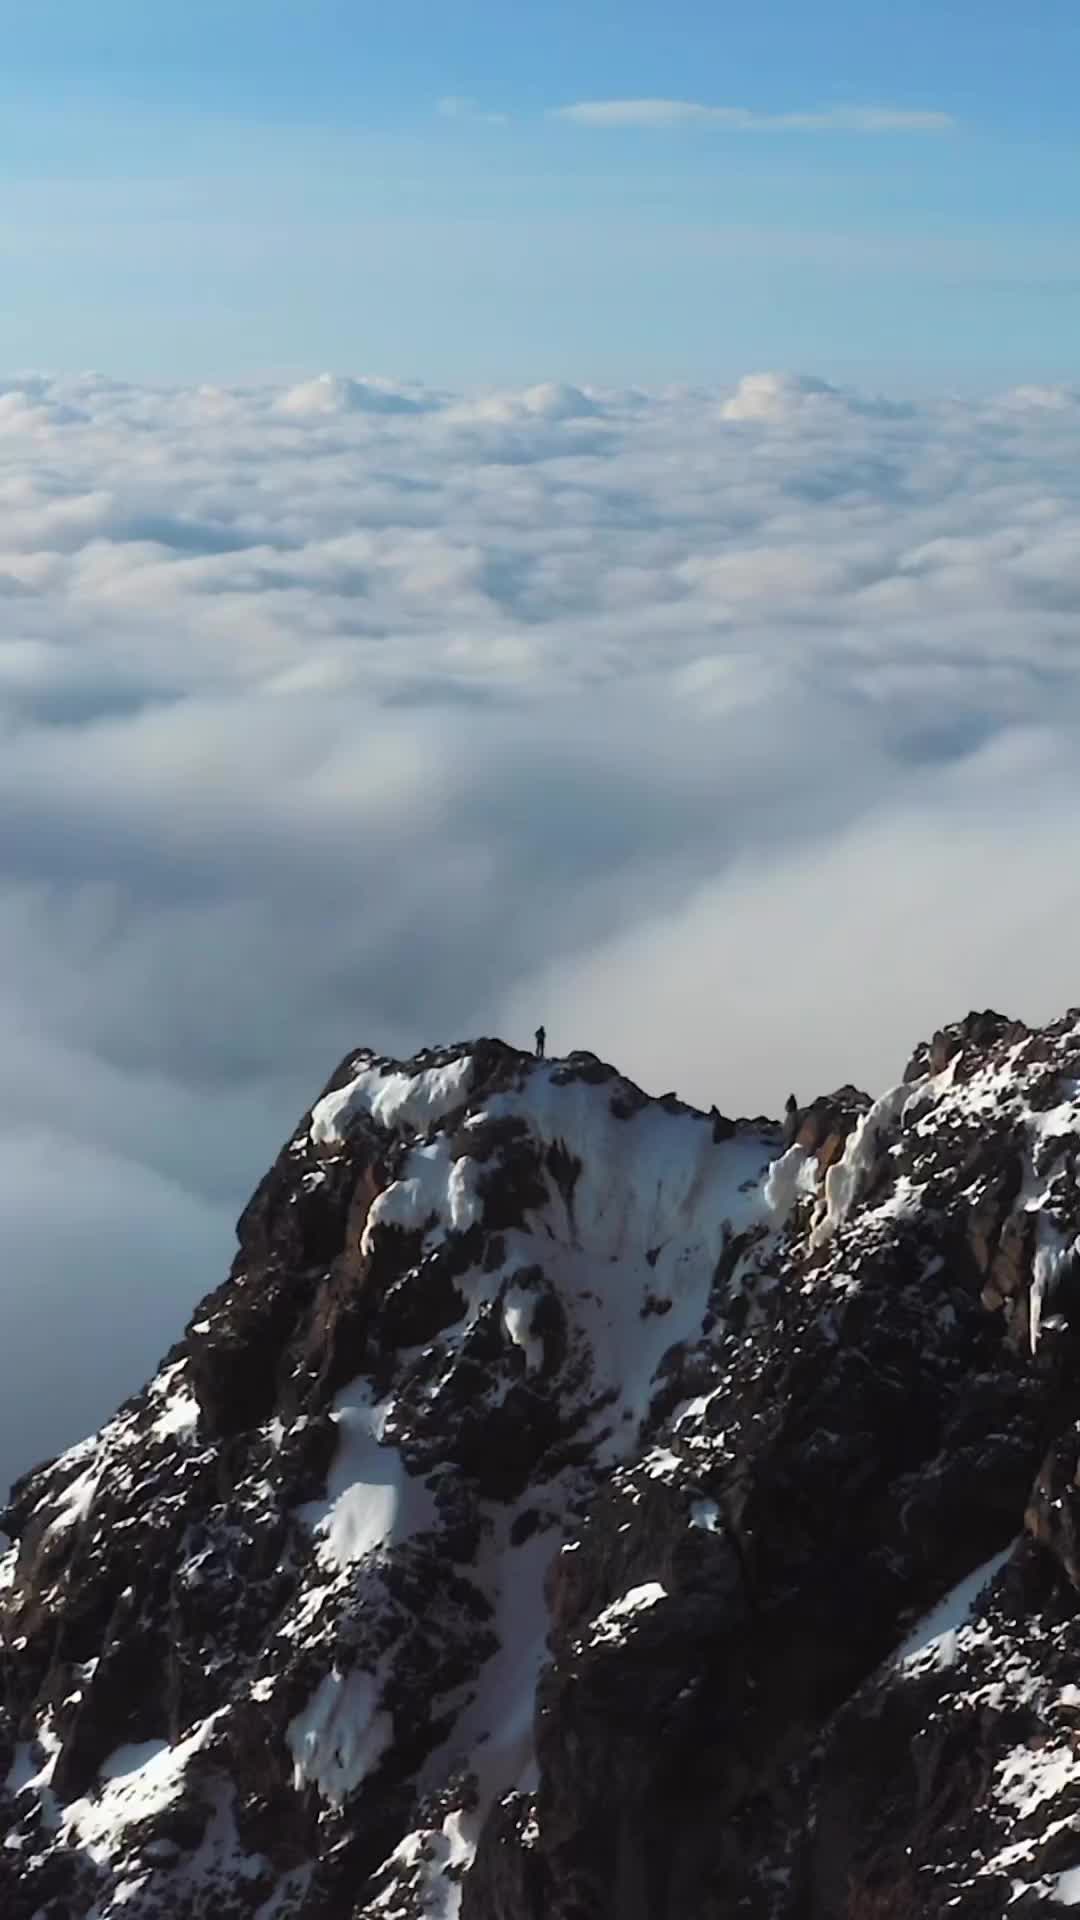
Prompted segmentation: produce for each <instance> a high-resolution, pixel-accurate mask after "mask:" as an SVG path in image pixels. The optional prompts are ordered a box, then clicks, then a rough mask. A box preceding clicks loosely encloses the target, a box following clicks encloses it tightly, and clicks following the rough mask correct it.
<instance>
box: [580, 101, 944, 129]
mask: <svg viewBox="0 0 1080 1920" xmlns="http://www.w3.org/2000/svg"><path fill="white" fill-rule="evenodd" d="M551 117H552V118H553V119H556V120H572V121H573V122H574V123H575V124H576V125H577V126H579V127H601V128H604V127H677V126H712V127H719V128H722V129H726V130H727V131H729V132H731V133H946V132H948V131H949V130H950V129H951V128H953V127H955V125H956V122H955V120H954V119H953V117H952V115H951V114H948V113H938V112H932V111H929V110H925V111H924V110H920V109H912V108H907V107H824V108H821V109H820V110H816V111H814V112H807V113H757V112H754V111H753V110H752V109H751V108H749V107H716V106H708V105H707V104H706V103H705V102H704V101H701V100H576V101H573V102H572V103H571V104H570V105H569V106H565V107H553V108H552V109H551Z"/></svg>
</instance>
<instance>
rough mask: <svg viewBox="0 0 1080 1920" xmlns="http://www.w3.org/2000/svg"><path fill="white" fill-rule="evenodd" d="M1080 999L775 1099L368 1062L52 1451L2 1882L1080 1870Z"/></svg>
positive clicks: (57, 1888) (654, 1894)
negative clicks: (208, 1265) (734, 1100)
mask: <svg viewBox="0 0 1080 1920" xmlns="http://www.w3.org/2000/svg"><path fill="white" fill-rule="evenodd" d="M1078 1147H1080V1015H1077V1014H1075V1013H1073V1014H1070V1015H1069V1016H1067V1017H1066V1018H1065V1019H1064V1020H1062V1021H1060V1022H1059V1023H1058V1024H1057V1025H1055V1026H1053V1027H1050V1028H1048V1029H1046V1030H1044V1031H1042V1032H1028V1031H1026V1030H1025V1029H1024V1028H1022V1027H1019V1026H1016V1025H1010V1024H1009V1023H1007V1022H1006V1021H1004V1020H1002V1019H1000V1018H998V1017H997V1016H995V1015H992V1014H985V1015H980V1016H971V1017H970V1018H969V1019H968V1020H967V1021H965V1022H963V1023H962V1024H961V1025H959V1026H957V1027H954V1028H950V1029H947V1030H946V1031H944V1032H943V1033H940V1034H938V1035H936V1036H935V1037H934V1040H933V1042H932V1043H931V1044H930V1045H929V1046H927V1047H923V1048H920V1050H919V1051H918V1052H917V1054H916V1055H915V1057H914V1059H913V1060H912V1062H911V1064H910V1066H909V1068H908V1071H907V1074H906V1076H905V1079H904V1081H903V1082H902V1083H901V1085H900V1086H898V1087H897V1088H896V1089H894V1090H893V1091H891V1092H890V1093H888V1094H887V1095H886V1096H885V1097H884V1098H883V1099H881V1100H878V1101H877V1102H876V1103H874V1104H871V1103H870V1102H869V1100H867V1098H866V1097H865V1096H863V1095H860V1094H858V1093H856V1092H854V1090H853V1089H851V1088H845V1089H843V1090H842V1091H841V1092H839V1093H837V1094H836V1095H834V1096H831V1097H829V1098H827V1099H823V1100H819V1101H817V1102H815V1103H814V1105H813V1106H811V1107H810V1108H808V1109H805V1110H802V1111H800V1112H797V1113H795V1114H793V1115H791V1116H789V1119H788V1121H787V1123H786V1124H785V1127H784V1129H783V1130H781V1128H780V1127H778V1126H775V1125H773V1124H771V1123H769V1122H767V1121H754V1122H745V1121H740V1122H737V1123H733V1122H731V1121H728V1120H725V1119H724V1118H723V1117H722V1116H721V1115H720V1114H718V1113H717V1112H716V1111H715V1109H714V1111H713V1112H712V1113H711V1114H709V1115H702V1114H698V1113H695V1112H693V1111H691V1110H689V1109H688V1108H686V1107H684V1106H682V1105H681V1104H680V1103H679V1102H678V1101H677V1100H675V1099H674V1097H668V1098H666V1099H663V1100H659V1101H655V1100H649V1099H646V1098H645V1096H644V1095H642V1094H641V1093H640V1092H639V1091H638V1089H637V1088H635V1087H633V1086H632V1085H630V1084H629V1083H628V1082H627V1081H626V1080H624V1079H622V1078H620V1077H619V1076H618V1075H617V1074H616V1073H615V1072H614V1071H613V1070H612V1069H611V1068H609V1067H606V1066H603V1065H602V1064H601V1063H600V1062H599V1061H597V1060H596V1059H594V1058H593V1057H592V1056H591V1055H581V1054H579V1055H574V1056H571V1057H570V1058H569V1059H567V1060H564V1061H558V1062H534V1061H533V1060H531V1059H528V1058H526V1057H524V1056H523V1055H521V1054H519V1053H516V1052H514V1051H512V1050H511V1049H509V1048H507V1047H505V1046H502V1045H501V1044H499V1043H498V1042H495V1041H481V1042H478V1043H476V1044H475V1045H473V1046H471V1047H464V1048H455V1049H450V1050H447V1051H442V1052H434V1053H428V1054H423V1055H420V1056H418V1057H417V1058H416V1059H415V1060H411V1061H408V1062H391V1061H385V1060H380V1059H377V1058H375V1057H373V1056H372V1055H371V1054H368V1053H361V1054H358V1055H355V1056H353V1057H351V1058H350V1059H349V1060H347V1061H346V1062H345V1063H344V1065H343V1067H342V1068H341V1070H340V1072H339V1073H338V1074H336V1075H335V1077H334V1079H333V1080H332V1081H331V1083H330V1087H329V1088H328V1090H327V1092H326V1093H325V1094H324V1096H323V1097H322V1099H321V1100H320V1101H319V1102H318V1103H317V1104H316V1106H315V1108H314V1109H313V1111H312V1112H311V1113H310V1114H308V1115H307V1116H306V1117H305V1119H304V1122H303V1123H302V1125H301V1127H300V1128H299V1130H298V1131H297V1133H296V1134H295V1135H294V1137H293V1139H292V1140H291V1141H290V1142H289V1143H288V1145H287V1146H286V1147H285V1149H284V1151H283V1152H282V1154H281V1156H280V1158H279V1160H278V1162H277V1164H276V1166H275V1167H274V1168H273V1170H272V1171H271V1173H270V1174H269V1175H268V1177H267V1178H266V1180H265V1181H264V1182H263V1184H262V1186H261V1187H260V1188H259V1190H258V1192H257V1193H256V1194H255V1196H254V1198H253V1200H252V1201H251V1203H250V1205H249V1206H248V1208H247V1211H246V1212H245V1213H244V1215H243V1217H242V1219H241V1221H240V1226H239V1243H240V1245H239V1252H238V1255H237V1258H236V1262H235V1265H234V1268H233V1272H232V1274H231V1276H230V1278H229V1279H228V1281H227V1282H226V1283H225V1285H224V1286H223V1287H221V1288H220V1289H219V1290H218V1292H217V1293H215V1294H212V1295H210V1296H209V1298H208V1299H207V1300H205V1301H204V1302H203V1304H202V1306H201V1307H200V1308H199V1309H198V1311H197V1313H196V1314H195V1316H194V1318H193V1320H192V1322H191V1324H190V1325H189V1327H188V1329H187V1332H186V1335H185V1337H184V1339H183V1340H182V1341H181V1342H180V1344H179V1345H178V1346H176V1347H175V1348H174V1349H173V1351H172V1352H171V1353H170V1354H169V1355H168V1356H167V1357H166V1360H165V1362H164V1364H163V1365H162V1368H161V1370H160V1372H159V1373H158V1374H157V1376H156V1377H155V1379H154V1380H153V1381H151V1383H150V1385H149V1386H148V1387H147V1388H146V1389H145V1390H144V1391H143V1392H142V1393H140V1394H138V1395H137V1396H136V1397H135V1398H134V1399H132V1400H131V1401H129V1402H128V1403H127V1404H126V1405H125V1406H124V1407H122V1408H121V1409H120V1411H119V1413H118V1414H117V1415H116V1417H115V1418H114V1419H113V1420H112V1421H110V1422H109V1424H108V1425H107V1426H106V1427H104V1428H103V1429H102V1431H101V1432H100V1433H99V1434H97V1435H96V1436H95V1437H94V1438H93V1439H92V1440H89V1441H87V1442H86V1443H85V1444H83V1445H82V1446H79V1447H76V1448H74V1449H72V1450H71V1451H70V1452H68V1453H66V1454H64V1455H63V1456H62V1457H61V1458H60V1459H58V1460H56V1461H54V1462H53V1463H51V1464H50V1465H48V1466H46V1467H43V1468H41V1469H40V1470H39V1471H38V1472H36V1473H34V1474H31V1475H30V1476H28V1478H26V1479H25V1480H23V1481H22V1482H20V1483H19V1484H18V1485H17V1486H16V1488H15V1489H14V1492H13V1495H12V1498H11V1503H10V1505H9V1507H8V1509H7V1513H6V1516H4V1519H3V1524H4V1526H5V1527H6V1528H7V1530H8V1531H9V1533H10V1534H11V1536H12V1537H13V1539H14V1540H15V1541H16V1543H17V1544H16V1546H15V1548H14V1549H13V1550H12V1551H11V1552H10V1553H9V1554H8V1555H7V1556H6V1558H3V1559H0V1782H2V1783H5V1784H3V1785H2V1787H0V1835H2V1846H0V1912H2V1914H3V1915H4V1920H119V1916H123V1920H166V1917H167V1920H316V1916H318V1917H319V1920H359V1917H360V1916H364V1917H365V1920H421V1916H430V1917H432V1920H454V1916H458V1915H460V1916H461V1920H726V1916H747V1917H748V1920H916V1917H917V1916H918V1917H920V1920H922V1917H924V1916H939V1915H940V1916H943V1917H944V1916H946V1915H948V1916H950V1920H952V1917H953V1916H957V1915H959V1916H961V1920H966V1917H967V1916H986V1917H987V1920H990V1916H1000V1915H1003V1914H1005V1913H1006V1912H1007V1913H1008V1914H1009V1915H1010V1916H1011V1915H1013V1914H1015V1915H1017V1916H1027V1915H1032V1914H1051V1913H1057V1912H1060V1911H1064V1910H1066V1909H1067V1908H1068V1907H1070V1906H1080V1615H1078V1601H1077V1594H1078V1589H1080V1491H1078V1486H1080V1279H1078V1275H1080V1267H1078V1262H1077V1248H1078V1246H1080V1241H1078V1237H1077V1236H1078V1234H1080V1192H1078V1186H1077V1151H1078Z"/></svg>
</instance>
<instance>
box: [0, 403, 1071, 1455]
mask: <svg viewBox="0 0 1080 1920" xmlns="http://www.w3.org/2000/svg"><path fill="white" fill-rule="evenodd" d="M1078 445H1080V399H1078V396H1077V394H1076V393H1075V392H1073V391H1071V390H1069V389H1049V388H1046V387H1032V388H1021V389H1018V390H1016V391H1015V392H1013V393H1012V394H1009V395H1005V396H1002V397H1001V398H999V399H993V400H987V401H986V402H984V403H982V404H974V403H963V404H961V403H959V402H952V401H948V402H936V403H933V404H929V403H927V404H924V405H916V404H913V403H903V404H900V403H896V402H893V401H889V400H886V399H882V398H880V397H877V396H873V395H858V394H853V393H848V392H844V391H840V390H838V389H836V388H835V387H832V386H830V385H828V384H827V383H825V382H823V381H820V380H812V379H807V378H797V377H793V376H790V375H778V374H757V375H752V376H750V377H748V378H747V379H746V380H744V381H742V382H741V383H740V384H739V385H738V386H737V387H735V388H733V389H727V390H724V391H718V392H714V391H706V390H699V389H693V390H689V389H678V390H671V391H668V392H664V393H647V392H643V391H639V390H630V391H618V392H615V391H601V390H597V389H594V388H589V387H580V386H577V387H575V386H571V385H566V384H562V383H557V382H545V381H541V382H539V383H538V384H536V385H534V386H532V387H529V388H527V389H525V390H523V391H515V392H500V393H494V394H491V393H489V394H480V395H471V396H461V395H448V394H443V393H438V392H434V391H430V390H428V389H426V388H423V387H419V386H417V385H415V384H414V385H397V384H395V383H393V382H388V381H385V380H376V379H370V378H369V379H363V378H359V377H349V378H346V377H334V378H331V377H330V376H328V375H326V376H321V377H319V378H318V379H314V380H309V381H305V382H303V383H301V384H300V385H299V386H297V387H294V388H292V389H291V390H289V391H285V392H283V391H281V390H280V389H274V388H264V389H258V390H254V391H236V390H227V389H221V388H208V387H204V388H200V389H197V390H175V391H172V390H156V389H155V390H150V389H146V388H140V387H135V386H129V385H125V384H124V383H122V382H118V381H111V380H106V379H103V378H99V377H94V376H87V377H85V378H82V379H69V380H50V379H48V378H45V377H43V376H39V375H33V376H29V375H28V376H26V377H24V378H20V379H16V380H11V381H9V382H8V383H6V385H5V387H4V388H3V390H2V391H0V506H2V509H3V511H2V513H0V598H2V600H3V605H4V609H5V619H4V625H3V634H2V637H0V1017H2V1019H3V1024H4V1032H5V1045H4V1048H3V1050H2V1052H0V1219H2V1221H3V1226H4V1241H3V1255H4V1257H3V1261H2V1263H0V1266H2V1272H3V1280H2V1283H0V1284H2V1286H3V1289H4V1295H3V1301H2V1310H3V1314H4V1341H3V1359H2V1366H3V1378H2V1379H0V1478H5V1477H7V1476H9V1475H10V1474H11V1473H12V1472H14V1471H15V1470H17V1469H18V1468H21V1467H24V1466H27V1465H29V1464H30V1462H31V1460H32V1459H34V1458H35V1457H36V1456H37V1455H38V1454H39V1453H40V1452H41V1451H42V1450H43V1449H44V1448H47V1447H50V1446H59V1445H61V1444H63V1443H65V1442H66V1441H68V1440H70V1439H72V1438H74V1437H76V1436H77V1434H78V1433H79V1432H80V1431H82V1430H83V1429H84V1428H85V1427H87V1426H88V1425H89V1424H90V1423H92V1422H93V1421H94V1420H96V1419H97V1418H99V1417H101V1416H102V1415H104V1414H105V1413H107V1412H108V1411H109V1410H110V1408H111V1407H112V1405H113V1404H114V1402H115V1401H116V1400H117V1398H118V1397H119V1396H120V1395H121V1394H122V1393H124V1392H126V1391H128V1390H129V1389H131V1388H133V1387H134V1386H136V1385H137V1384H138V1383H139V1381H140V1380H141V1379H142V1378H143V1376H144V1375H145V1373H146V1371H147V1369H148V1368H149V1366H151V1365H152V1364H153V1362H154V1360H155V1359H156V1357H157V1354H158V1352H159V1351H160V1350H162V1349H163V1348H164V1347H165V1346H166V1345H167V1344H168V1342H169V1340H170V1339H171V1338H172V1337H173V1335H174V1334H175V1333H176V1332H177V1331H178V1330H179V1328H180V1326H181V1325H182V1322H183V1319H184V1316H185V1313H186V1310H187V1308H188V1306H189V1305H190V1303H191V1302H192V1301H193V1300H194V1299H195V1297H196V1296H197V1295H198V1294H199V1293H200V1292H202V1291H203V1290H204V1289H205V1288H206V1287H208V1286H209V1285H211V1284H214V1283H215V1282H216V1281H217V1280H218V1279H219V1278H220V1277H221V1275H222V1273H223V1271H224V1268H225V1264H226V1262H227V1259H228V1256H229V1252H230V1226H231V1221H232V1219H233V1218H234V1217H235V1214H236V1212H237V1211H238V1210H239V1207H240V1205H241V1204H242V1203H243V1201H244V1200H245V1199H246V1198H247V1195H248V1192H249V1191H250V1189H251V1187H252V1185H253V1183H254V1181H255V1179H256V1178H257V1177H258V1176H259V1175H260V1174H261V1172H262V1171H263V1169H264V1167H265V1166H266V1164H267V1162H268V1160H269V1159H270V1157H271V1155H272V1153H273V1152H274V1150H275V1148H276V1147H277V1145H278V1144H279V1142H280V1140H281V1139H282V1138H283V1137H284V1136H285V1134H286V1133H287V1131H288V1129H289V1128H290V1127H291V1125H292V1124H293V1122H294V1121H295V1120H296V1118H297V1117H298V1115H299V1112H300V1110H301V1108H302V1107H303V1105H304V1104H305V1103H306V1102H307V1101H308V1100H309V1099H310V1098H311V1097H312V1096H313V1095H314V1093H315V1092H316V1091H317V1088H318V1085H319V1083H320V1081H321V1079H322V1077H323V1076H324V1074H325V1073H326V1072H328V1071H329V1069H330V1068H331V1067H332V1066H333V1065H334V1064H335V1063H336V1060H337V1058H338V1057H339V1056H340V1055H341V1054H342V1053H343V1052H344V1051H345V1050H346V1048H347V1047H349V1046H352V1045H355V1044H359V1043H361V1042H366V1043H370V1044H372V1045H374V1046H377V1047H380V1048H383V1049H386V1050H399V1049H408V1050H412V1049H413V1048H414V1047H416V1046H417V1045H419V1044H422V1043H424V1042H435V1041H438V1040H452V1039H456V1038H461V1037H466V1036H468V1035H470V1034H475V1033H478V1032H491V1031H501V1032H503V1033H505V1034H506V1035H507V1037H508V1038H511V1039H517V1040H519V1041H521V1040H525V1041H527V1040H528V1038H529V1036H531V1033H532V1029H533V1028H534V1027H535V1025H536V1024H537V1021H538V1020H541V1019H543V1020H544V1022H545V1024H546V1025H547V1028H548V1034H549V1043H550V1045H551V1046H552V1047H553V1049H555V1050H559V1051H562V1050H565V1049H567V1048H569V1047H573V1046H588V1047H593V1048H595V1049H596V1050H597V1051H598V1052H602V1053H606V1054H609V1055H612V1056H614V1057H616V1058H617V1059H618V1061H619V1064H620V1065H621V1066H622V1067H623V1068H625V1070H627V1071H628V1072H630V1073H631V1074H634V1075H636V1076H637V1077H639V1078H641V1079H642V1080H643V1081H644V1082H645V1083H646V1084H647V1085H648V1086H650V1087H652V1088H653V1089H654V1090H656V1091H661V1092H662V1091H664V1090H665V1089H666V1088H668V1087H677V1088H678V1089H679V1090H680V1091H681V1092H682V1093H684V1094H685V1095H687V1096H688V1097H691V1098H694V1099H697V1100H701V1101H704V1102H706V1103H709V1102H711V1101H714V1100H715V1102H716V1103H717V1105H719V1106H720V1107H722V1108H726V1109H727V1110H729V1111H738V1110H747V1109H752V1110H759V1109H762V1108H766V1109H767V1108H772V1109H774V1110H775V1109H777V1108H778V1107H779V1106H780V1105H781V1104H782V1102H783V1098H784V1095H785V1094H786V1092H787V1091H788V1087H789V1083H791V1084H794V1086H795V1090H796V1091H797V1093H798V1094H799V1096H800V1097H806V1098H809V1097H810V1095H811V1094H813V1093H814V1092H815V1091H817V1090H819V1089H820V1088H821V1087H822V1086H823V1085H825V1084H826V1083H830V1084H834V1083H835V1082H836V1081H837V1080H843V1079H847V1078H852V1079H856V1080H861V1081H863V1082H864V1083H869V1084H870V1085H871V1086H872V1087H874V1086H879V1085H881V1084H882V1083H883V1082H884V1081H886V1080H887V1079H888V1078H889V1077H890V1076H893V1075H898V1074H899V1072H900V1070H901V1069H902V1067H903V1064H904V1060H905V1058H906V1054H907V1050H908V1049H909V1047H910V1046H911V1045H912V1044H913V1043H914V1042H915V1040H917V1039H918V1038H919V1037H920V1035H922V1034H924V1033H926V1032H928V1031H929V1030H930V1029H931V1028H932V1027H933V1026H934V1025H936V1024H937V1023H938V1022H939V1021H941V1020H942V1019H945V1018H949V1017H951V1016H953V1015H955V1014H957V1013H960V1012H963V1011H965V1010H966V1009H967V1007H968V1006H969V1005H970V1004H973V1003H974V1004H986V1003H994V1002H998V1003H1000V1004H1002V1005H1003V1006H1004V1007H1005V1009H1006V1010H1008V1011H1010V1012H1015V1013H1018V1014H1020V1015H1023V1016H1027V1017H1030V1018H1038V1017H1040V1016H1043V1015H1048V1014H1050V1013H1052V1012H1056V1011H1058V1010H1060V1008H1061V1007H1063V1006H1065V1005H1066V1004H1068V1003H1069V1002H1070V1001H1074V1000H1080V992H1078V991H1077V983H1076V971H1075V964H1074V958H1073V956H1074V954H1075V951H1076V949H1077V944H1078V940H1080V883H1078V882H1077V881H1076V879H1075V877H1074V876H1075V858H1074V849H1075V845H1076V840H1077V834H1078V832H1080V783H1078V781H1077V776H1076V771H1075V769H1076V766H1077V764H1080V760H1078V747H1080V640H1078V637H1077V636H1078V631H1080V627H1078V620H1077V615H1078V612H1080V461H1078V459H1077V453H1078Z"/></svg>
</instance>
